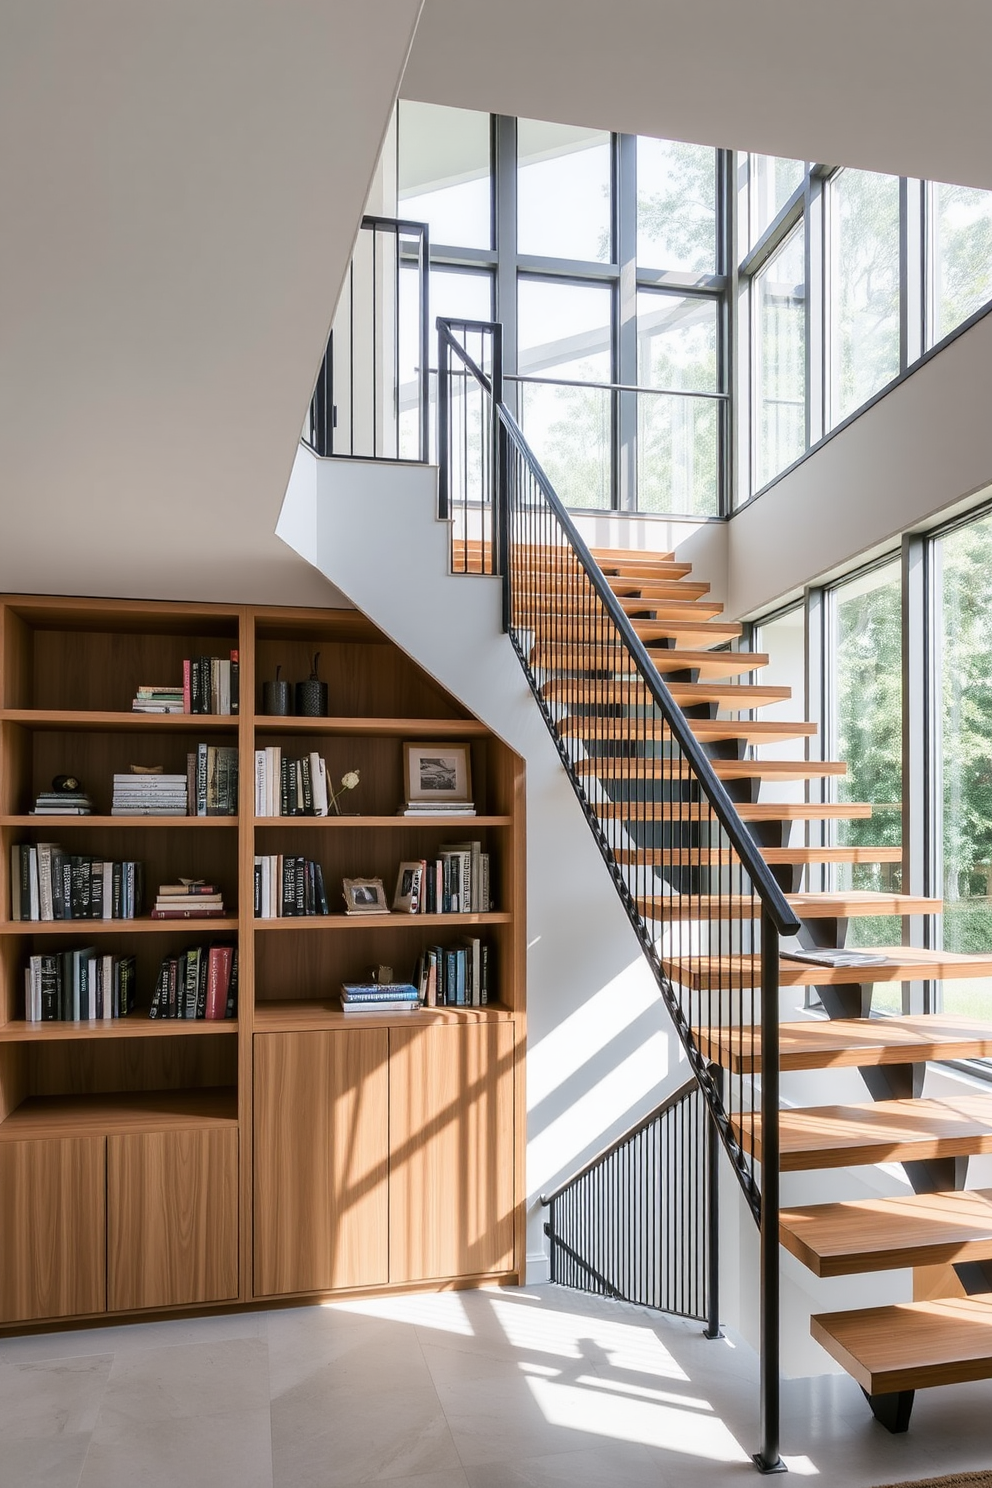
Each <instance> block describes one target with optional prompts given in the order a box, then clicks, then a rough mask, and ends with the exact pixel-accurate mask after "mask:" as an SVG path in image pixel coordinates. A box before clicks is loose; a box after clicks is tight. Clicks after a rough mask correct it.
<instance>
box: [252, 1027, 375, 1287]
mask: <svg viewBox="0 0 992 1488" xmlns="http://www.w3.org/2000/svg"><path fill="white" fill-rule="evenodd" d="M387 1057H388V1038H387V1031H386V1029H384V1028H381V1029H380V1028H364V1029H357V1028H356V1029H344V1030H341V1031H333V1032H319V1033H318V1032H314V1033H265V1034H258V1035H256V1037H255V1241H254V1243H255V1294H256V1296H260V1297H271V1296H277V1295H279V1294H282V1293H292V1292H320V1291H330V1290H332V1289H333V1288H337V1287H355V1286H373V1285H376V1284H378V1283H383V1282H385V1281H387V1280H388V1253H387V1226H388V1194H387V1147H386V1143H387V1131H388V1108H389V1082H388V1074H387Z"/></svg>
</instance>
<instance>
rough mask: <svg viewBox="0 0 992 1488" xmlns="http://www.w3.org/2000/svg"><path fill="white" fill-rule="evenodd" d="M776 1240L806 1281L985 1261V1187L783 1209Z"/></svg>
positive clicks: (990, 1197)
mask: <svg viewBox="0 0 992 1488" xmlns="http://www.w3.org/2000/svg"><path fill="white" fill-rule="evenodd" d="M780 1221H781V1239H782V1244H783V1245H784V1246H785V1248H786V1250H788V1251H790V1252H791V1254H792V1255H794V1256H795V1257H796V1259H797V1260H799V1261H802V1263H803V1265H804V1266H806V1267H808V1269H809V1270H810V1271H812V1272H813V1275H814V1276H853V1275H857V1274H860V1273H863V1272H866V1271H887V1270H895V1269H897V1268H899V1267H902V1266H941V1265H943V1266H949V1265H952V1264H953V1263H954V1262H955V1261H979V1260H988V1259H989V1258H992V1189H963V1190H961V1191H958V1192H951V1193H932V1194H907V1195H905V1196H903V1195H900V1196H899V1197H898V1198H891V1199H853V1200H848V1201H846V1202H844V1203H837V1204H808V1205H804V1206H802V1207H801V1208H798V1209H784V1210H783V1211H782V1213H781V1215H780Z"/></svg>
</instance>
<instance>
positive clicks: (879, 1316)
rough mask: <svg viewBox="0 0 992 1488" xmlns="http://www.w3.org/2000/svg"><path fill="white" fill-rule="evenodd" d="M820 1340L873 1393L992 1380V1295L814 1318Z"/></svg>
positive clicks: (812, 1327) (815, 1333) (813, 1328)
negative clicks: (967, 1381)
mask: <svg viewBox="0 0 992 1488" xmlns="http://www.w3.org/2000/svg"><path fill="white" fill-rule="evenodd" d="M810 1333H811V1334H812V1335H813V1337H814V1338H815V1339H816V1341H817V1343H819V1344H822V1346H823V1347H824V1348H825V1349H826V1351H827V1353H828V1354H830V1355H831V1356H832V1357H833V1358H834V1359H836V1360H837V1362H838V1363H839V1364H843V1366H844V1368H845V1369H846V1370H847V1372H848V1374H850V1375H853V1377H854V1378H855V1379H856V1380H857V1382H858V1384H859V1385H860V1386H861V1388H862V1389H863V1390H866V1391H867V1392H868V1394H869V1395H886V1394H894V1393H895V1392H896V1391H900V1390H922V1389H926V1388H928V1387H929V1386H931V1385H959V1384H963V1383H964V1382H965V1381H966V1380H976V1379H989V1378H992V1294H989V1293H982V1294H981V1295H979V1296H974V1297H964V1298H960V1299H959V1298H948V1299H946V1300H943V1301H938V1302H906V1303H901V1304H899V1305H897V1306H894V1307H868V1308H865V1309H863V1310H862V1311H860V1312H833V1313H822V1314H821V1315H820V1316H818V1317H811V1318H810Z"/></svg>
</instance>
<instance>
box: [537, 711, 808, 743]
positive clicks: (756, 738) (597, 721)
mask: <svg viewBox="0 0 992 1488" xmlns="http://www.w3.org/2000/svg"><path fill="white" fill-rule="evenodd" d="M611 722H616V723H619V724H624V723H625V722H627V720H626V719H623V718H620V719H614V718H611V717H610V715H609V714H606V715H605V716H597V715H595V714H592V715H585V716H574V715H573V716H570V717H568V718H563V719H562V720H561V722H560V723H559V725H558V732H559V733H560V734H561V735H562V736H563V737H565V738H578V739H587V738H597V737H599V738H603V737H606V736H608V735H607V731H608V727H609V724H610V723H611ZM687 722H688V724H689V727H690V728H691V729H692V732H693V733H694V734H695V736H696V738H697V739H699V740H700V741H701V742H702V743H705V744H719V743H725V742H730V741H733V740H743V741H744V742H746V743H756V744H783V743H785V741H786V740H787V739H804V738H811V737H812V736H813V735H814V734H815V733H816V731H817V729H816V724H815V723H805V722H801V721H800V720H798V719H797V720H796V721H795V722H794V723H786V722H783V723H779V722H778V721H777V720H774V719H768V718H763V719H753V720H752V719H744V718H741V719H735V718H690V719H688V720H687ZM634 729H635V731H636V734H637V737H638V738H640V739H665V738H670V737H671V730H670V728H669V727H668V724H666V723H665V722H664V721H663V720H662V719H656V718H638V719H636V720H635V721H634Z"/></svg>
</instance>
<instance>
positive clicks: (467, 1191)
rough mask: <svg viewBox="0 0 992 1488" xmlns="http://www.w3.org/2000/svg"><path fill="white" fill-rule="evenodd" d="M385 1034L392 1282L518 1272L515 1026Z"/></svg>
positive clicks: (395, 1030) (476, 1025)
mask: <svg viewBox="0 0 992 1488" xmlns="http://www.w3.org/2000/svg"><path fill="white" fill-rule="evenodd" d="M389 1037H390V1046H389V1279H390V1281H391V1282H405V1281H426V1280H432V1279H441V1278H445V1277H456V1276H478V1275H484V1274H486V1273H489V1272H500V1271H510V1270H512V1269H513V1192H514V1184H513V1159H514V1144H513V1026H512V1024H510V1023H472V1024H462V1025H460V1026H455V1027H452V1026H448V1027H442V1026H435V1027H424V1028H410V1029H406V1028H402V1029H398V1028H393V1029H391V1030H390V1035H389Z"/></svg>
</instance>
